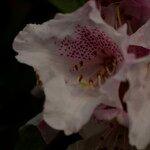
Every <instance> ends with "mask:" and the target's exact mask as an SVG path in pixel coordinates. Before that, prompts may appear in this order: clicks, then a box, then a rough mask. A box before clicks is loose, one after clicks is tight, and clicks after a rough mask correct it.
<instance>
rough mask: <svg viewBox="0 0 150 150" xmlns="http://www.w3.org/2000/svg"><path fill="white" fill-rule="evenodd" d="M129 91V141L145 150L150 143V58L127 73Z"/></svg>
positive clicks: (132, 67)
mask: <svg viewBox="0 0 150 150" xmlns="http://www.w3.org/2000/svg"><path fill="white" fill-rule="evenodd" d="M127 79H128V81H129V85H130V87H129V90H128V92H127V94H126V95H125V101H126V103H127V108H128V116H129V140H130V144H131V145H135V146H136V147H137V148H138V149H144V148H145V147H146V146H147V145H148V144H149V142H150V120H149V110H150V101H149V100H150V57H149V60H144V61H143V62H139V63H136V64H133V65H132V66H130V67H129V69H128V71H127Z"/></svg>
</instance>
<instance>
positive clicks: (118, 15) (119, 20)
mask: <svg viewBox="0 0 150 150" xmlns="http://www.w3.org/2000/svg"><path fill="white" fill-rule="evenodd" d="M116 12H117V19H118V23H119V26H121V25H122V21H121V16H120V8H119V5H117V6H116Z"/></svg>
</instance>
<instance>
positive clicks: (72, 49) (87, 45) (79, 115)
mask: <svg viewBox="0 0 150 150" xmlns="http://www.w3.org/2000/svg"><path fill="white" fill-rule="evenodd" d="M149 27H150V21H149V22H147V23H146V24H145V25H144V26H143V27H142V28H141V29H140V30H139V31H137V33H135V34H134V35H132V36H130V37H129V36H128V35H127V33H126V30H127V26H126V25H123V26H122V27H120V28H119V29H118V30H115V29H114V28H113V27H111V26H110V25H108V24H107V23H106V22H105V21H104V20H103V19H102V18H101V15H100V12H99V10H98V8H97V6H96V3H95V1H93V0H91V1H89V2H87V3H86V4H85V5H84V6H83V7H81V8H80V9H78V10H77V11H75V12H73V13H70V14H57V15H56V16H55V18H54V19H52V20H50V21H47V22H45V23H43V24H41V25H35V24H30V25H27V26H26V27H25V29H24V30H23V31H21V32H20V33H19V34H18V35H17V37H16V38H15V41H14V43H13V47H14V49H15V50H16V51H17V52H18V53H19V54H18V55H17V56H16V58H17V59H18V60H19V61H20V62H23V63H26V64H28V65H31V66H33V67H34V69H35V71H36V73H37V74H38V75H39V79H40V80H41V82H42V87H43V90H44V92H45V97H46V100H45V104H44V110H43V118H44V120H45V121H46V122H47V123H48V124H49V125H50V126H51V127H53V128H55V129H59V130H64V132H65V133H66V134H67V135H69V134H71V133H74V132H78V131H79V130H80V129H81V127H82V126H83V125H85V124H86V123H87V122H88V121H89V119H90V118H91V116H92V114H93V113H94V110H96V109H98V107H99V106H100V109H98V110H100V111H101V113H99V115H98V116H97V119H98V118H99V119H100V118H102V119H106V120H107V119H108V120H110V119H112V118H114V117H116V118H117V120H118V121H119V122H120V123H121V124H123V125H125V126H129V128H130V120H133V118H132V117H131V116H132V111H130V112H131V113H130V112H129V114H127V112H126V110H125V109H124V106H123V104H124V103H125V102H128V101H129V102H130V99H128V100H126V101H124V99H123V97H122V99H120V97H119V87H120V83H121V82H122V81H125V80H126V79H128V78H127V77H128V76H127V75H128V72H130V69H129V68H130V66H132V65H133V64H137V63H140V62H141V61H142V60H146V61H148V60H149V57H148V56H147V55H148V54H149V49H148V48H150V46H149V41H150V38H149V34H148V33H146V32H147V30H146V29H148V32H149V33H150V31H149V29H150V28H149ZM145 35H146V37H145ZM143 36H144V37H143ZM141 38H142V41H141V42H140V43H138V42H137V41H138V40H140V39H141ZM129 44H130V47H129V49H128V46H129ZM138 45H139V46H141V47H142V48H143V49H145V51H146V53H145V54H143V52H141V53H142V56H143V57H142V56H141V55H140V56H139V57H137V55H136V54H137V50H136V49H137V47H138ZM141 47H140V50H143V49H142V48H141ZM144 56H145V57H144ZM129 82H132V80H131V79H130V78H129ZM131 84H132V83H131ZM125 97H127V96H125ZM127 104H129V103H127ZM101 106H109V107H113V108H115V111H114V112H113V113H112V112H111V111H110V113H109V115H111V116H109V117H108V115H107V114H106V113H108V111H107V112H106V113H105V112H104V111H103V110H102V109H103V107H101ZM131 107H133V108H132V109H133V111H134V110H135V109H134V106H131ZM130 110H131V109H130ZM97 114H98V111H97V112H95V116H96V115H97ZM130 115H131V116H130ZM128 118H129V122H128ZM132 124H134V121H133V122H132ZM132 126H133V125H132ZM132 126H131V130H130V129H129V131H131V132H133V131H132ZM137 130H138V129H137ZM137 133H138V131H137ZM130 135H131V133H130ZM130 139H131V140H132V138H130ZM135 140H136V139H135ZM131 144H135V145H136V146H138V144H136V142H131ZM146 144H147V143H146Z"/></svg>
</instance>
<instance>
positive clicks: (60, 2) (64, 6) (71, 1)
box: [49, 0, 86, 13]
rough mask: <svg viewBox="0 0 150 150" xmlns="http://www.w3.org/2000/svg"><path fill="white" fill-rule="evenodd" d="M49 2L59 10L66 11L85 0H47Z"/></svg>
mask: <svg viewBox="0 0 150 150" xmlns="http://www.w3.org/2000/svg"><path fill="white" fill-rule="evenodd" d="M49 2H50V3H51V4H53V5H54V6H55V7H57V8H58V9H59V10H60V11H62V12H64V13H68V12H72V11H74V10H76V9H77V8H79V7H80V6H82V5H83V4H84V3H85V2H86V0H49Z"/></svg>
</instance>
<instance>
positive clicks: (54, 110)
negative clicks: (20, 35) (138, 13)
mask: <svg viewBox="0 0 150 150" xmlns="http://www.w3.org/2000/svg"><path fill="white" fill-rule="evenodd" d="M44 88H45V94H46V102H45V105H44V120H45V121H46V122H47V123H48V124H49V125H50V126H52V127H53V128H55V129H59V130H64V131H65V134H67V135H69V134H71V133H74V132H78V131H79V129H80V128H81V127H82V126H83V125H84V124H85V123H87V122H88V120H89V119H90V117H91V114H92V113H93V111H94V109H95V107H96V106H97V105H98V104H99V103H100V101H101V100H100V99H99V98H98V96H99V94H98V93H95V94H94V92H90V93H89V92H88V93H87V92H86V93H74V92H75V91H74V89H72V87H70V86H67V85H66V83H65V82H64V79H63V77H62V76H58V77H56V78H53V79H52V80H50V81H49V82H47V83H46V84H45V85H44ZM72 90H73V91H72Z"/></svg>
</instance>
